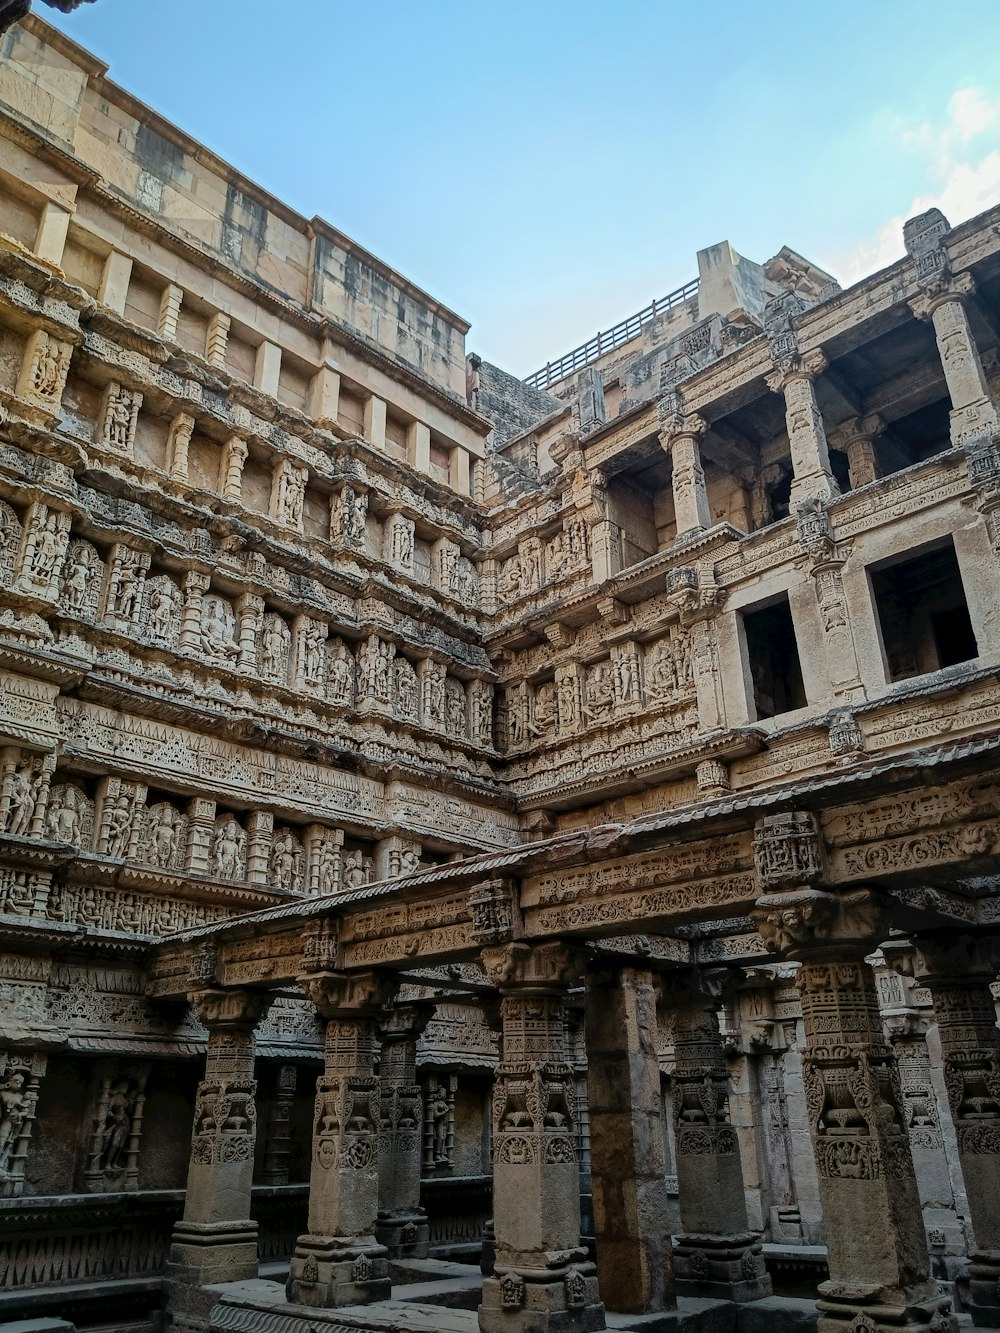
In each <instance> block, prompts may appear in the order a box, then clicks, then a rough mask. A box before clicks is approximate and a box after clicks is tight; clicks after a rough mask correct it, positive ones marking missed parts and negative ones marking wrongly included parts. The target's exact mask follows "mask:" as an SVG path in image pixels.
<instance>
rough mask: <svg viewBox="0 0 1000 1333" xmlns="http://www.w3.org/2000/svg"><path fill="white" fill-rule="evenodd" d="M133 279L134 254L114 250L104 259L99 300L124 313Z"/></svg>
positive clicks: (98, 293)
mask: <svg viewBox="0 0 1000 1333" xmlns="http://www.w3.org/2000/svg"><path fill="white" fill-rule="evenodd" d="M131 279H132V256H131V255H125V254H122V252H121V251H120V250H112V251H111V252H110V253H109V254H108V257H107V259H106V260H105V261H104V271H103V273H102V274H101V285H100V287H99V288H98V290H97V299H98V301H100V302H101V304H102V305H106V306H107V307H108V309H109V310H114V311H116V312H117V313H118V314H119V315H123V314H124V313H125V302H126V301H127V300H128V285H129V282H130V281H131Z"/></svg>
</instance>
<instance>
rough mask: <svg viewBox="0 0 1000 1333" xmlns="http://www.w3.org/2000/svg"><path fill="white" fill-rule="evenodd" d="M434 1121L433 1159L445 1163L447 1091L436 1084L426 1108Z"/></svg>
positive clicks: (446, 1154)
mask: <svg viewBox="0 0 1000 1333" xmlns="http://www.w3.org/2000/svg"><path fill="white" fill-rule="evenodd" d="M428 1110H429V1111H430V1117H431V1120H432V1121H433V1123H434V1161H435V1162H438V1163H446V1162H447V1161H448V1160H449V1158H448V1112H449V1110H450V1108H449V1106H448V1091H447V1089H446V1088H444V1087H442V1086H441V1084H438V1086H437V1088H436V1089H435V1090H434V1092H433V1094H432V1096H431V1103H430V1106H429V1108H428Z"/></svg>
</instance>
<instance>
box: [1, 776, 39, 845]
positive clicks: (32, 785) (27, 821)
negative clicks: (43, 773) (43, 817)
mask: <svg viewBox="0 0 1000 1333" xmlns="http://www.w3.org/2000/svg"><path fill="white" fill-rule="evenodd" d="M37 801H38V777H37V775H36V774H35V772H34V769H33V765H32V764H31V763H30V762H29V763H28V764H23V765H21V766H20V767H18V768H16V769H15V770H14V772H13V775H12V776H11V780H10V797H9V804H8V806H7V832H8V833H14V834H17V835H18V836H20V837H24V836H26V835H27V833H28V830H29V828H30V827H31V819H32V816H33V815H34V813H35V805H36V803H37Z"/></svg>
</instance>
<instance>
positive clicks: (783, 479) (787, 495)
mask: <svg viewBox="0 0 1000 1333" xmlns="http://www.w3.org/2000/svg"><path fill="white" fill-rule="evenodd" d="M766 489H767V502H768V504H769V505H770V508H771V520H770V521H771V522H772V523H777V522H778V520H779V519H782V518H787V517H788V514H789V508H790V505H791V501H792V469H791V468H790V467H782V469H781V474H780V476H779V477H778V480H777V481H774V482H771V484H770V485H769V486H768V487H767V488H766Z"/></svg>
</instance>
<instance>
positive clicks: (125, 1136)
mask: <svg viewBox="0 0 1000 1333" xmlns="http://www.w3.org/2000/svg"><path fill="white" fill-rule="evenodd" d="M135 1103H136V1093H135V1090H134V1089H133V1088H132V1087H131V1085H130V1084H129V1082H128V1080H127V1079H120V1080H119V1081H118V1082H117V1083H115V1084H113V1085H112V1087H111V1088H110V1090H109V1092H108V1100H107V1110H106V1112H105V1116H104V1123H103V1124H102V1126H101V1129H100V1149H99V1155H98V1163H97V1164H98V1166H99V1168H100V1169H101V1170H102V1171H107V1172H113V1171H120V1170H122V1168H123V1167H124V1166H125V1158H126V1149H127V1148H128V1140H129V1134H130V1132H131V1129H132V1113H133V1111H134V1110H135Z"/></svg>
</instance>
